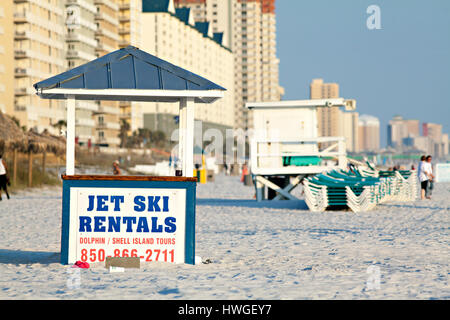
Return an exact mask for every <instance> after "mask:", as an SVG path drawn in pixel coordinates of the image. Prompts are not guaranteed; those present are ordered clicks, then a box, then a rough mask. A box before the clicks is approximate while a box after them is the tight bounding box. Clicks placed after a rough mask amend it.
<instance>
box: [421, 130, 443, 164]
mask: <svg viewBox="0 0 450 320" xmlns="http://www.w3.org/2000/svg"><path fill="white" fill-rule="evenodd" d="M422 134H423V136H424V137H427V138H428V140H429V143H430V148H429V150H430V152H429V153H432V154H434V155H435V156H437V157H441V156H446V155H447V154H448V135H446V134H443V132H442V125H441V124H437V123H429V122H426V123H423V124H422Z"/></svg>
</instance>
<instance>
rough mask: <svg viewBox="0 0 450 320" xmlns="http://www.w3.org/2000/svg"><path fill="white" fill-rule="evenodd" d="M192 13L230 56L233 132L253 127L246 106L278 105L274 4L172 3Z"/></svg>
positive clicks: (228, 0) (245, 0)
mask: <svg viewBox="0 0 450 320" xmlns="http://www.w3.org/2000/svg"><path fill="white" fill-rule="evenodd" d="M175 3H176V5H177V6H187V7H190V8H191V9H192V10H193V11H194V18H195V20H196V21H209V22H210V23H211V25H212V28H213V32H223V33H224V39H225V41H226V42H224V44H226V43H227V42H228V44H229V46H230V48H231V49H232V51H233V54H234V68H235V94H234V97H235V102H234V104H235V108H234V116H235V124H234V127H235V128H242V129H245V130H247V129H250V128H252V127H253V123H252V121H253V117H252V116H251V111H250V110H248V109H246V108H245V104H246V103H247V102H256V101H279V100H281V97H282V95H283V94H284V89H283V88H282V87H281V86H280V84H279V71H278V69H279V60H278V58H277V56H276V16H275V0H176V1H175Z"/></svg>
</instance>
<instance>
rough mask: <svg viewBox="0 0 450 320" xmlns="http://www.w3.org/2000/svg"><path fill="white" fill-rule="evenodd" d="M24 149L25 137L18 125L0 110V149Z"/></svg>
mask: <svg viewBox="0 0 450 320" xmlns="http://www.w3.org/2000/svg"><path fill="white" fill-rule="evenodd" d="M16 149H18V150H21V151H23V150H26V149H27V139H26V137H25V134H24V133H23V131H22V130H21V129H20V128H19V126H18V125H17V124H16V123H15V122H14V121H13V120H12V119H11V118H10V117H9V116H7V115H6V114H3V113H2V112H1V111H0V150H4V151H7V150H16Z"/></svg>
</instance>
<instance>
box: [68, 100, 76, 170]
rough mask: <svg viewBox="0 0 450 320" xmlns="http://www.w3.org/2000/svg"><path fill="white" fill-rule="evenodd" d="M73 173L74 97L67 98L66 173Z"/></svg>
mask: <svg viewBox="0 0 450 320" xmlns="http://www.w3.org/2000/svg"><path fill="white" fill-rule="evenodd" d="M74 174H75V97H74V96H69V97H68V98H67V136H66V175H68V176H73V175H74Z"/></svg>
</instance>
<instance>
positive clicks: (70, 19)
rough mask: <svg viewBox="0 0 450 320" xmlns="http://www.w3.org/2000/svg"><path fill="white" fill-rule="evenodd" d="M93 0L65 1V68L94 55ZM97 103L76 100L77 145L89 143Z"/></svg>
mask: <svg viewBox="0 0 450 320" xmlns="http://www.w3.org/2000/svg"><path fill="white" fill-rule="evenodd" d="M96 13H97V8H96V6H95V4H94V0H84V1H76V0H66V21H65V27H66V49H67V50H66V60H67V65H66V68H67V69H72V68H75V67H78V66H80V65H82V64H85V63H87V62H89V61H91V60H94V59H96V58H97V56H96V48H97V41H96V40H95V32H96V30H97V26H96V24H95V15H96ZM97 111H98V103H96V102H94V101H81V100H80V101H76V122H75V137H76V140H77V143H78V144H79V145H80V146H86V145H90V144H93V143H94V142H95V141H94V137H95V131H96V130H95V127H96V122H95V119H94V114H95V112H97Z"/></svg>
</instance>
